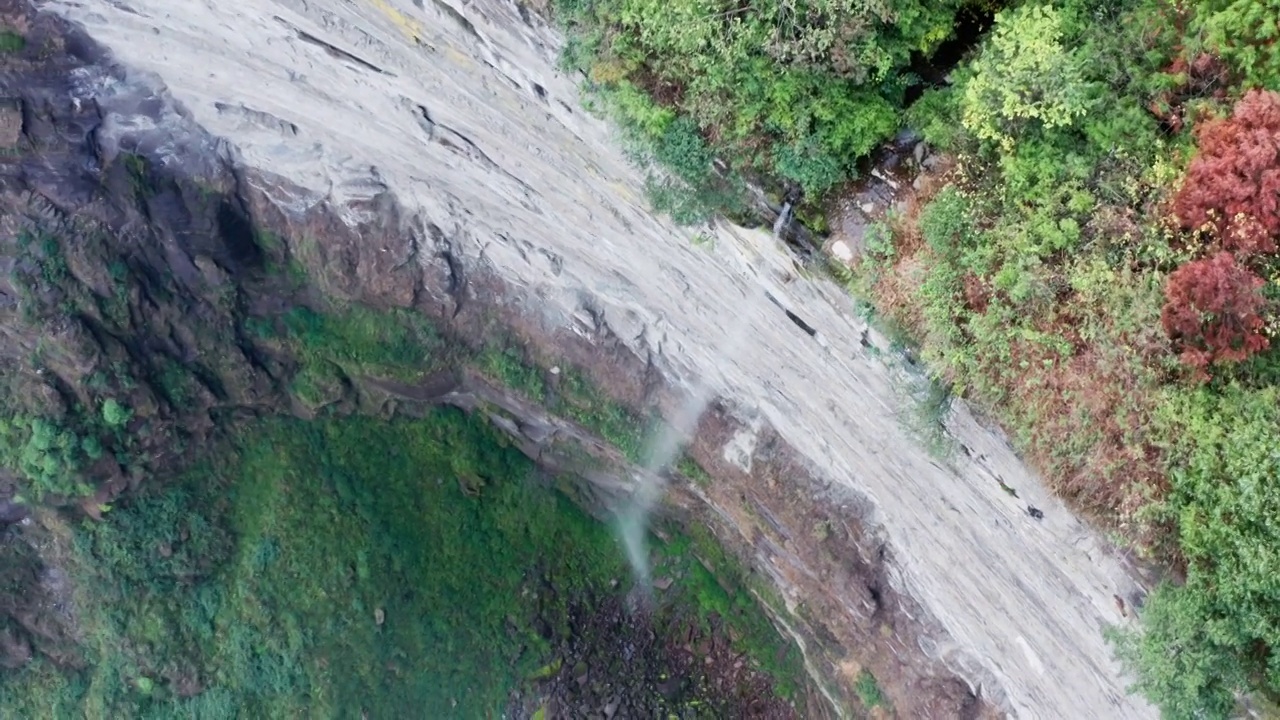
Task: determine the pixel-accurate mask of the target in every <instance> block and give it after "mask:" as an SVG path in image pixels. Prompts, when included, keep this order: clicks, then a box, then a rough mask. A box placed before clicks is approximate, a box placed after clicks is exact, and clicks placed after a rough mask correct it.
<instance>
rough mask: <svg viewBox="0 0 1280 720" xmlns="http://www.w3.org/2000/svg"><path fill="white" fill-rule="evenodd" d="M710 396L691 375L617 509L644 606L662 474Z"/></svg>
mask: <svg viewBox="0 0 1280 720" xmlns="http://www.w3.org/2000/svg"><path fill="white" fill-rule="evenodd" d="M788 210H789V208H788ZM766 297H768V296H767V294H766V293H765V292H764V291H763V290H761V291H759V292H758V293H757V297H756V298H752V299H750V300H748V302H747V306H746V307H743V308H742V309H741V311H740V312H739V313H738V314H737V318H736V319H735V320H734V324H733V325H732V326H731V328H730V331H729V334H728V337H727V338H726V340H725V343H724V344H723V345H722V349H721V354H722V355H723V356H724V357H725V358H733V357H735V356H736V355H737V354H738V352H739V351H740V350H741V348H742V346H743V343H744V341H745V340H746V335H747V330H748V329H749V328H750V327H751V320H752V318H753V313H752V312H751V311H750V310H751V309H752V307H754V305H755V304H756V303H759V302H761V301H762V300H763V299H764V298H766ZM711 399H712V387H711V384H710V383H708V382H706V381H705V380H703V379H702V378H698V379H695V380H694V383H693V389H692V392H691V393H690V394H689V397H688V398H686V400H685V402H684V403H683V404H682V405H681V406H680V408H679V409H678V410H677V411H676V413H675V415H674V416H673V417H671V418H668V419H667V421H666V422H664V423H662V424H661V426H660V427H658V428H657V430H656V431H655V432H654V434H653V436H652V437H651V438H650V439H649V442H648V445H647V447H646V449H645V454H644V458H645V462H644V466H643V469H644V472H643V473H641V474H640V477H639V478H637V486H636V490H635V492H634V493H632V495H631V496H630V497H629V498H627V500H626V501H624V503H623V505H622V507H621V508H619V509H618V511H617V528H618V534H619V536H620V537H621V539H622V543H623V546H624V548H625V550H626V553H627V562H629V563H630V564H631V570H632V573H633V574H634V575H635V580H636V590H637V592H639V593H640V594H641V597H642V599H643V601H644V602H645V604H646V605H647V604H648V602H649V600H650V599H651V597H652V592H653V586H652V578H651V577H650V567H649V543H648V530H649V516H650V514H651V513H652V511H653V508H654V507H655V506H656V505H657V504H658V502H659V501H660V500H661V499H662V494H663V492H664V491H665V489H666V488H665V481H664V479H663V473H664V472H665V471H666V470H667V468H668V467H669V466H670V465H671V463H672V462H673V461H674V460H675V459H676V458H677V457H679V455H680V453H681V452H682V451H683V449H684V446H685V444H686V443H688V441H689V440H690V439H691V438H692V437H693V433H694V429H695V428H696V427H697V425H698V420H699V419H700V418H701V417H702V413H703V412H704V411H706V409H707V405H708V404H709V403H710V402H711Z"/></svg>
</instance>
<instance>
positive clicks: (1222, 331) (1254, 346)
mask: <svg viewBox="0 0 1280 720" xmlns="http://www.w3.org/2000/svg"><path fill="white" fill-rule="evenodd" d="M1261 287H1262V278H1260V277H1258V276H1257V275H1255V274H1254V273H1253V272H1252V271H1250V270H1249V269H1247V268H1245V267H1242V266H1241V265H1240V264H1239V263H1237V262H1236V258H1235V256H1234V255H1232V254H1231V253H1229V252H1226V251H1223V252H1219V253H1217V254H1216V255H1214V256H1213V257H1210V258H1207V259H1204V260H1195V261H1192V262H1189V263H1187V264H1186V265H1183V266H1182V267H1180V268H1178V270H1177V271H1175V272H1174V273H1173V274H1172V275H1170V276H1169V282H1168V284H1167V285H1166V286H1165V300H1166V303H1165V307H1164V312H1163V313H1162V314H1161V317H1160V319H1161V322H1162V323H1163V325H1164V328H1165V331H1166V332H1168V333H1169V337H1171V338H1172V339H1173V340H1174V342H1175V343H1177V344H1178V346H1179V347H1180V349H1181V357H1182V360H1183V362H1185V363H1186V364H1188V365H1190V366H1192V367H1194V368H1196V369H1197V370H1199V371H1200V372H1201V373H1202V374H1203V371H1204V370H1205V368H1207V367H1208V366H1209V365H1211V364H1213V363H1218V362H1239V361H1241V360H1244V359H1245V358H1247V357H1249V356H1250V355H1252V354H1253V353H1256V352H1259V351H1261V350H1265V349H1266V348H1267V347H1268V342H1267V338H1266V336H1264V335H1263V334H1262V331H1263V326H1264V323H1263V320H1262V317H1261V316H1260V315H1259V314H1258V312H1259V310H1260V309H1261V308H1262V305H1263V297H1262V294H1261V293H1260V292H1259V289H1260V288H1261Z"/></svg>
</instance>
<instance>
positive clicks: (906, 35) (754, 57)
mask: <svg viewBox="0 0 1280 720" xmlns="http://www.w3.org/2000/svg"><path fill="white" fill-rule="evenodd" d="M965 4H966V3H965V2H964V0H944V1H943V2H924V1H923V0H886V1H885V2H875V3H867V2H863V0H799V1H798V2H792V1H790V0H785V1H784V0H763V2H760V3H757V4H755V5H752V6H751V7H749V8H748V7H745V6H742V5H741V4H739V3H735V2H729V1H728V0H696V1H695V2H678V3H672V2H667V1H666V0H597V1H595V2H584V1H583V0H558V2H557V3H556V6H555V9H556V11H557V14H558V15H559V19H560V21H561V22H562V23H563V24H564V25H565V26H566V28H567V29H568V31H569V35H570V36H571V38H573V41H572V42H571V43H570V44H569V49H568V51H567V52H566V57H565V62H566V63H567V64H569V65H572V66H574V67H576V68H578V69H580V70H582V71H583V72H585V73H586V75H587V77H588V78H589V79H590V81H589V85H590V87H591V88H592V89H593V90H595V91H597V93H598V94H599V95H602V96H604V97H606V98H608V101H609V102H608V105H609V106H610V109H611V110H612V111H613V113H614V115H615V117H617V119H618V120H620V122H621V124H622V125H624V126H626V127H627V128H629V129H631V130H633V131H634V132H633V134H634V135H635V136H636V139H639V140H640V141H641V142H640V144H641V145H642V146H644V147H642V148H641V150H642V152H640V153H639V155H640V156H641V157H643V158H645V159H654V160H657V161H659V162H660V163H662V164H664V165H666V166H667V167H668V168H669V169H670V170H671V172H672V173H673V174H674V175H675V176H676V177H678V178H679V179H680V181H681V182H669V181H666V180H664V179H658V180H656V181H655V182H651V183H650V185H651V189H650V195H651V196H652V197H653V198H654V199H655V205H657V206H659V207H660V209H664V210H668V211H670V212H672V213H673V215H679V216H681V217H683V218H684V219H686V220H689V219H701V218H704V217H705V216H706V214H707V213H706V210H707V207H706V206H707V204H708V203H710V202H715V201H718V200H720V199H722V198H726V197H727V198H729V199H732V198H733V196H734V193H733V192H727V193H726V192H725V191H726V190H730V191H731V190H732V187H728V186H732V185H733V184H734V182H733V180H732V179H731V178H727V177H725V176H724V175H725V174H724V173H704V174H701V175H700V176H696V177H695V176H694V175H695V174H694V173H690V172H688V171H689V170H690V165H689V164H688V163H689V162H690V161H696V162H694V164H696V165H698V166H699V167H701V166H702V162H701V161H702V160H703V159H704V158H703V157H702V156H701V154H700V152H698V151H696V150H695V147H694V145H693V144H692V143H688V142H685V141H684V140H686V139H688V138H690V137H695V136H696V137H700V138H702V139H704V140H705V142H706V145H705V150H707V151H710V152H712V153H713V154H714V155H715V156H717V157H719V158H721V159H722V160H724V161H725V162H726V163H727V164H728V165H729V166H730V167H731V169H732V172H733V173H737V174H739V175H741V176H744V177H757V178H758V177H761V176H766V177H772V178H775V179H784V180H790V181H792V182H794V183H796V184H798V185H800V186H801V187H803V189H804V190H805V193H806V195H807V196H809V198H810V199H814V200H817V199H818V198H820V196H822V195H823V194H825V193H826V192H828V191H829V190H831V189H832V188H833V187H836V186H837V185H838V184H839V183H840V182H842V181H843V180H845V179H846V178H847V177H849V175H850V174H851V171H852V169H853V166H854V163H855V162H856V161H857V160H858V159H859V158H860V157H862V156H864V155H865V154H867V153H868V152H870V151H871V150H872V149H873V148H874V147H875V146H876V145H877V144H878V143H880V142H882V141H883V140H885V139H887V138H888V137H890V136H891V135H892V134H893V133H894V132H895V131H896V130H897V129H898V124H899V112H900V108H901V105H902V101H903V99H904V92H905V89H906V87H907V86H908V85H909V84H910V83H912V82H915V81H916V80H914V79H913V78H914V76H912V75H911V74H910V72H909V68H910V66H911V64H912V62H913V59H914V58H915V57H916V56H917V55H919V54H923V55H924V56H926V57H927V56H928V55H929V54H930V53H932V52H933V51H934V50H935V49H936V48H937V47H938V45H939V44H940V43H941V42H942V41H943V40H945V39H947V38H948V37H949V36H950V35H951V33H952V23H953V21H954V18H955V15H956V12H957V11H958V10H959V9H960V8H961V7H963V6H964V5H965ZM676 116H679V117H682V118H685V119H686V120H683V121H680V122H681V123H687V125H683V126H678V123H677V121H675V117H676ZM673 129H675V130H676V131H677V132H679V133H680V134H681V135H682V136H683V138H682V139H680V142H678V143H675V144H673V143H672V142H671V141H672V140H673V138H672V137H671V136H670V133H671V132H672V130H673ZM673 161H674V162H673ZM686 185H687V187H686ZM693 196H697V197H699V198H701V199H699V200H698V201H696V202H686V201H685V200H683V199H682V197H693ZM730 214H733V211H732V210H730Z"/></svg>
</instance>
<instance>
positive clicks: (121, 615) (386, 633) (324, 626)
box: [5, 411, 625, 717]
mask: <svg viewBox="0 0 1280 720" xmlns="http://www.w3.org/2000/svg"><path fill="white" fill-rule="evenodd" d="M530 470H531V468H530V466H529V464H528V462H527V461H526V460H524V458H523V457H522V456H519V455H518V454H515V453H513V452H511V451H504V450H501V449H500V448H499V446H498V445H497V443H496V438H495V436H494V434H493V431H491V430H489V429H488V428H487V427H486V426H484V425H483V424H481V423H480V422H479V421H476V420H472V419H469V418H466V417H465V416H463V415H461V414H460V413H457V412H445V411H441V412H439V413H436V414H434V415H433V416H431V417H430V418H428V419H427V420H425V421H421V422H413V423H408V422H397V423H382V422H377V421H371V420H363V419H344V420H331V421H324V422H318V423H315V424H310V425H308V424H305V423H302V422H298V421H285V420H280V421H263V422H260V423H257V424H255V425H252V426H250V427H247V428H245V429H244V431H243V433H242V435H241V436H240V440H239V441H238V448H237V450H236V452H235V453H234V455H230V456H229V457H228V458H227V459H225V460H224V461H221V462H220V463H219V464H218V465H217V466H204V467H202V468H200V469H198V470H196V471H194V472H192V473H191V474H190V475H188V477H187V478H185V479H184V480H183V481H181V482H180V483H178V484H177V485H176V486H174V487H172V488H168V489H165V490H161V491H158V492H155V493H153V494H150V495H147V496H144V497H142V498H139V499H137V500H135V501H133V502H130V503H128V504H127V505H125V506H123V507H120V508H118V509H117V510H115V511H114V512H113V513H112V518H111V521H110V522H108V523H100V524H99V523H84V524H82V525H78V526H76V527H75V528H73V529H72V530H71V531H70V535H71V537H70V538H69V542H70V544H71V547H72V552H73V558H74V562H75V563H76V564H77V566H78V567H77V568H76V570H77V577H81V578H83V579H85V580H86V581H85V582H84V583H83V584H82V586H81V587H80V588H79V593H80V595H79V602H78V607H80V608H81V609H82V612H83V613H84V617H83V618H82V621H83V622H84V625H85V628H86V630H87V631H88V632H87V634H88V636H89V638H90V640H91V642H90V645H89V648H88V654H89V656H90V658H89V659H90V661H91V665H90V670H88V671H86V672H85V673H84V674H83V675H81V676H76V677H74V678H73V679H70V680H66V681H57V680H55V678H56V677H58V676H57V675H56V673H55V672H54V671H53V670H52V669H51V668H49V667H47V666H46V665H44V664H43V663H37V665H36V666H35V667H32V668H29V669H27V670H24V673H26V674H31V675H36V676H40V680H41V682H40V683H38V684H37V683H35V682H31V681H30V680H31V679H28V681H27V682H22V681H21V679H20V678H19V679H18V680H13V679H11V680H10V681H9V682H8V684H7V685H6V688H5V690H6V695H7V696H8V697H6V699H5V707H7V708H10V709H11V710H12V711H14V712H18V713H19V714H20V715H22V716H24V717H49V716H52V715H53V714H54V712H53V708H55V707H58V706H61V707H71V706H75V707H81V708H84V709H85V710H86V711H87V712H88V713H89V714H90V715H94V716H100V717H106V716H110V717H147V716H160V715H165V716H171V715H172V714H173V713H179V714H183V715H187V714H194V715H196V716H204V715H205V714H209V713H211V714H210V715H208V716H210V717H227V716H230V715H233V714H235V711H234V710H233V708H234V709H238V710H239V711H240V712H243V713H248V714H251V715H254V716H259V717H296V716H300V715H306V716H321V717H332V716H344V717H351V716H359V714H360V709H361V705H362V703H363V704H364V705H365V706H366V707H367V708H368V709H369V710H370V711H371V712H372V713H373V715H374V716H377V717H382V716H385V715H394V714H396V712H397V709H403V708H406V707H413V708H419V709H420V710H421V711H422V712H423V713H426V714H427V715H430V716H434V717H446V716H455V715H460V716H481V715H484V714H485V713H487V712H491V711H496V710H498V709H500V708H501V707H502V705H503V703H504V702H505V701H506V698H507V694H508V692H509V690H510V689H511V684H512V683H513V682H514V681H515V680H516V679H517V678H519V677H522V676H523V675H526V674H528V673H531V672H532V671H533V670H534V669H536V668H537V667H538V666H539V665H541V664H543V663H545V661H546V657H545V656H546V654H547V653H548V651H549V649H550V646H549V644H548V641H547V639H544V638H543V637H541V636H540V635H538V634H537V633H535V632H533V630H532V621H533V620H534V618H535V617H538V616H541V617H543V618H544V619H545V618H555V617H559V618H560V622H561V623H563V622H566V621H567V617H565V616H564V612H565V609H564V608H563V607H560V606H553V607H548V605H549V604H551V605H554V604H555V603H563V602H564V598H565V597H572V596H574V595H575V594H576V593H581V592H586V591H588V590H591V589H593V588H594V589H599V588H602V587H605V586H606V583H607V582H608V580H609V579H611V578H617V577H620V576H622V574H623V573H624V572H625V570H624V568H623V566H622V562H621V559H622V554H621V552H620V551H619V550H618V549H616V548H615V547H613V545H614V543H613V540H612V539H611V538H610V536H609V534H608V532H607V530H606V529H605V528H604V527H603V526H601V525H599V524H598V523H596V522H594V521H592V520H591V519H590V518H588V517H586V516H585V515H583V514H582V513H581V512H580V511H577V510H576V509H573V508H571V507H569V506H568V505H567V502H566V501H564V500H562V499H559V498H557V496H556V495H555V494H553V493H551V492H548V491H546V490H544V489H542V488H540V487H537V486H536V485H535V484H534V483H532V482H526V481H525V480H524V478H526V477H527V476H528V475H529V473H530ZM224 498H225V499H224ZM549 587H554V588H555V590H556V591H555V592H554V593H552V592H547V590H546V588H549ZM561 631H566V630H565V629H564V628H563V627H562V628H561ZM48 685H53V686H55V689H54V691H53V692H50V693H47V694H46V693H38V692H30V693H23V692H22V690H23V689H28V690H36V689H41V688H43V687H47V686H48ZM201 687H203V688H205V691H204V692H202V693H200V694H199V695H197V696H196V697H194V698H184V697H182V696H183V695H185V694H189V693H190V691H191V689H198V688H201ZM184 688H186V690H184ZM454 702H457V703H458V705H457V707H456V708H455V707H454Z"/></svg>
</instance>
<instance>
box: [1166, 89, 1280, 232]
mask: <svg viewBox="0 0 1280 720" xmlns="http://www.w3.org/2000/svg"><path fill="white" fill-rule="evenodd" d="M1199 145H1200V152H1199V154H1198V155H1197V156H1196V158H1195V160H1193V161H1192V163H1191V167H1190V168H1189V169H1188V170H1187V176H1186V179H1185V180H1184V181H1183V183H1182V188H1181V190H1179V191H1178V195H1177V197H1176V198H1175V200H1174V214H1175V216H1176V217H1177V218H1178V221H1179V222H1180V223H1181V224H1182V226H1183V227H1185V228H1189V229H1197V230H1205V231H1208V232H1209V233H1210V234H1211V236H1212V237H1213V238H1214V240H1215V241H1216V242H1217V244H1218V245H1219V246H1221V247H1222V248H1223V249H1225V250H1230V251H1232V252H1234V253H1236V254H1238V255H1253V254H1257V253H1273V252H1275V251H1276V243H1275V240H1276V238H1277V237H1280V93H1275V92H1271V91H1265V92H1264V91H1259V90H1255V91H1252V92H1250V93H1248V94H1246V95H1245V96H1244V97H1243V98H1242V99H1241V100H1240V102H1238V103H1237V104H1236V106H1235V110H1234V111H1233V112H1232V114H1231V117H1230V118H1229V119H1225V120H1220V121H1216V122H1210V123H1208V124H1206V125H1204V126H1203V127H1202V128H1201V129H1200V132H1199Z"/></svg>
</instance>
